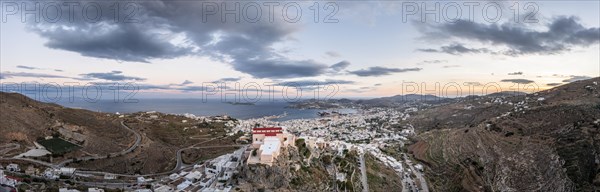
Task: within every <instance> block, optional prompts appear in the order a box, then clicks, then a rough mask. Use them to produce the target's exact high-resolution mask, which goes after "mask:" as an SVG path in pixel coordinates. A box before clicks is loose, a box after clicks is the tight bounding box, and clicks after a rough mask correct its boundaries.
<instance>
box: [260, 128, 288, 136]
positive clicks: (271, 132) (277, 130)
mask: <svg viewBox="0 0 600 192" xmlns="http://www.w3.org/2000/svg"><path fill="white" fill-rule="evenodd" d="M279 133H283V129H282V128H281V127H257V128H254V129H252V134H262V135H265V136H277V134H279Z"/></svg>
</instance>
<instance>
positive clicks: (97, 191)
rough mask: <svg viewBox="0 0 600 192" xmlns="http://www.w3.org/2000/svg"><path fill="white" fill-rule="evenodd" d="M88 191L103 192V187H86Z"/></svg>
mask: <svg viewBox="0 0 600 192" xmlns="http://www.w3.org/2000/svg"><path fill="white" fill-rule="evenodd" d="M88 192H104V189H98V188H88Z"/></svg>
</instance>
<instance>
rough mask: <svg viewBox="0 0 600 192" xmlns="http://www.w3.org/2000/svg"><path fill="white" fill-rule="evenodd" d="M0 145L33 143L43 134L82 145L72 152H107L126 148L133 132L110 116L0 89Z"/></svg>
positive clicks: (26, 145) (22, 148) (28, 145)
mask: <svg viewBox="0 0 600 192" xmlns="http://www.w3.org/2000/svg"><path fill="white" fill-rule="evenodd" d="M0 111H2V113H0V130H2V134H0V146H1V145H5V144H7V143H18V144H20V145H21V148H20V149H19V151H24V150H26V149H25V147H33V145H34V144H33V142H34V141H36V140H39V139H41V138H44V137H47V136H55V137H61V138H64V139H65V140H68V141H70V142H72V143H75V144H77V145H80V146H81V147H82V148H81V149H80V150H78V151H76V152H74V153H90V154H108V153H114V152H118V151H121V150H123V149H126V148H127V147H128V146H129V145H130V143H132V142H133V139H134V138H133V134H132V133H131V132H130V131H127V130H125V129H124V128H123V127H122V126H121V125H120V122H119V121H117V120H116V118H115V117H114V116H111V115H109V114H105V113H97V112H92V111H88V110H81V109H69V108H64V107H62V106H59V105H55V104H49V103H42V102H38V101H35V100H32V99H30V98H28V97H26V96H23V95H21V94H17V93H4V92H0Z"/></svg>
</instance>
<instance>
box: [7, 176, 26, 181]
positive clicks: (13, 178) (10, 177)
mask: <svg viewBox="0 0 600 192" xmlns="http://www.w3.org/2000/svg"><path fill="white" fill-rule="evenodd" d="M4 177H6V178H9V179H12V180H16V181H23V178H20V177H13V176H10V175H6V176H4Z"/></svg>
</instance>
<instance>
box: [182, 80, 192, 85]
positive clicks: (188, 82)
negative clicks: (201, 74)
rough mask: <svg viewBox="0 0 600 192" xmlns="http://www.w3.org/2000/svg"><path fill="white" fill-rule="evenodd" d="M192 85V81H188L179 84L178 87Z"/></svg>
mask: <svg viewBox="0 0 600 192" xmlns="http://www.w3.org/2000/svg"><path fill="white" fill-rule="evenodd" d="M192 83H194V82H192V81H190V80H185V81H183V83H181V84H180V85H189V84H192Z"/></svg>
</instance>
